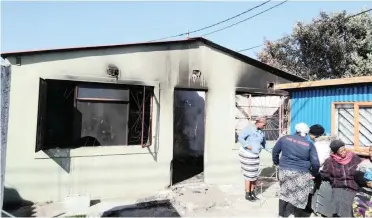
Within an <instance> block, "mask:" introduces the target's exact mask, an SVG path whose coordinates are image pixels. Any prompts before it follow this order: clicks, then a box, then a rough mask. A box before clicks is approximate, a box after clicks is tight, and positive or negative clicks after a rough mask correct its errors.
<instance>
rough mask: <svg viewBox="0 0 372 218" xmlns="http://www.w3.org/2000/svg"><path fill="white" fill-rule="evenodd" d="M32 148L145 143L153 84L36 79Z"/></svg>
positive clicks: (148, 132)
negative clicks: (37, 91)
mask: <svg viewBox="0 0 372 218" xmlns="http://www.w3.org/2000/svg"><path fill="white" fill-rule="evenodd" d="M39 92H40V93H39V112H38V128H37V137H36V151H39V150H46V149H51V148H77V147H82V146H116V145H142V146H143V147H145V146H149V145H151V137H150V136H151V114H152V113H151V111H152V97H153V88H152V87H145V86H132V85H117V84H101V83H80V82H72V81H60V80H41V81H40V89H39Z"/></svg>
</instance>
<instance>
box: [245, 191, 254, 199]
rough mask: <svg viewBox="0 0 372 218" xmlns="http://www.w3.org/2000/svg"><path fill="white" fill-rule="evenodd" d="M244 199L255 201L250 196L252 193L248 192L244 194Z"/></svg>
mask: <svg viewBox="0 0 372 218" xmlns="http://www.w3.org/2000/svg"><path fill="white" fill-rule="evenodd" d="M245 199H246V200H248V201H256V199H255V198H254V197H253V196H252V193H250V192H246V193H245Z"/></svg>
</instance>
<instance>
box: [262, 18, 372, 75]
mask: <svg viewBox="0 0 372 218" xmlns="http://www.w3.org/2000/svg"><path fill="white" fill-rule="evenodd" d="M258 58H259V59H260V61H262V62H264V63H266V64H269V65H271V66H273V67H276V68H279V69H281V70H284V71H287V72H291V73H293V74H295V75H298V76H302V77H304V78H306V79H310V80H319V79H329V78H331V79H333V78H344V77H352V76H365V75H372V16H371V15H369V14H368V13H363V14H360V15H355V16H353V15H349V16H348V15H347V13H346V12H345V11H343V12H342V13H337V14H327V13H324V12H321V13H320V15H319V16H318V17H317V18H314V19H313V21H312V22H311V23H310V24H305V23H303V22H297V23H296V25H295V27H294V29H293V32H292V34H291V35H289V36H286V37H284V38H282V39H280V40H277V41H265V47H264V48H263V50H262V51H261V52H259V53H258Z"/></svg>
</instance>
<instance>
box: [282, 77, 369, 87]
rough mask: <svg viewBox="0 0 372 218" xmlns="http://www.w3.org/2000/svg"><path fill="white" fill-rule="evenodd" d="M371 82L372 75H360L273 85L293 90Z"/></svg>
mask: <svg viewBox="0 0 372 218" xmlns="http://www.w3.org/2000/svg"><path fill="white" fill-rule="evenodd" d="M366 83H372V76H360V77H351V78H343V79H329V80H318V81H308V82H297V83H284V84H278V85H276V86H275V89H276V90H293V89H307V88H319V87H327V86H343V85H352V84H366Z"/></svg>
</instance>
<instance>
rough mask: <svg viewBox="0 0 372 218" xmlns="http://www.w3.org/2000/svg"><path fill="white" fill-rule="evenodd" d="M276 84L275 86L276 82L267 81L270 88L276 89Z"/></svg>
mask: <svg viewBox="0 0 372 218" xmlns="http://www.w3.org/2000/svg"><path fill="white" fill-rule="evenodd" d="M274 86H275V83H273V82H269V83H267V88H268V89H274Z"/></svg>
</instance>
